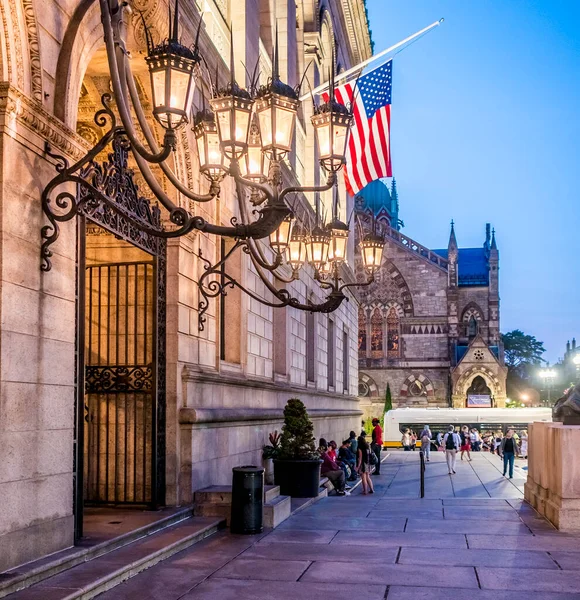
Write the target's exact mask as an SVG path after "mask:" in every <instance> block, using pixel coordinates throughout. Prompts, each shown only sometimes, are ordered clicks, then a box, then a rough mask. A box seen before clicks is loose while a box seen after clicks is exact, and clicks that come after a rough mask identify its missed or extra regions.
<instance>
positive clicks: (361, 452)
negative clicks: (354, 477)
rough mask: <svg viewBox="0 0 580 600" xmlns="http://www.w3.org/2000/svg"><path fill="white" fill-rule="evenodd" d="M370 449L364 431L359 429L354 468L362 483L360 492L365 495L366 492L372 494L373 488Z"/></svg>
mask: <svg viewBox="0 0 580 600" xmlns="http://www.w3.org/2000/svg"><path fill="white" fill-rule="evenodd" d="M370 454H371V449H370V446H369V445H368V443H367V440H366V433H365V432H364V431H361V434H360V436H359V438H358V450H357V464H356V470H357V472H358V474H359V475H360V479H361V484H362V494H363V496H366V495H367V493H368V494H374V493H375V489H374V487H373V482H372V481H371V458H370Z"/></svg>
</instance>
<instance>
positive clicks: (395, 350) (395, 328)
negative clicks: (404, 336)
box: [387, 306, 400, 358]
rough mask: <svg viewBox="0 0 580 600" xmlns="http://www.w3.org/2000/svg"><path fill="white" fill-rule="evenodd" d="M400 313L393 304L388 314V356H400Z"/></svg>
mask: <svg viewBox="0 0 580 600" xmlns="http://www.w3.org/2000/svg"><path fill="white" fill-rule="evenodd" d="M399 347H400V339H399V315H397V309H396V308H395V307H394V306H393V307H391V308H390V309H389V312H388V314H387V357H388V358H398V357H399Z"/></svg>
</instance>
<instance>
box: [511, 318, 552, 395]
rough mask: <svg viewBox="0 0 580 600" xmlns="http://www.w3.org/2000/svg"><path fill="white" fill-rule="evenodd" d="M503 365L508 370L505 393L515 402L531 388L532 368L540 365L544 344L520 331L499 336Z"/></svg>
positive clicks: (515, 330) (516, 330)
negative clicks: (502, 351)
mask: <svg viewBox="0 0 580 600" xmlns="http://www.w3.org/2000/svg"><path fill="white" fill-rule="evenodd" d="M501 339H502V342H503V346H504V353H505V363H506V366H507V368H508V376H507V393H508V396H510V397H511V398H513V399H515V400H516V401H517V400H518V399H519V398H520V396H521V395H522V394H523V393H525V391H526V389H529V388H530V387H532V386H531V385H530V379H531V378H532V375H533V372H534V370H535V369H534V367H537V366H538V365H540V364H542V362H543V359H542V354H544V352H545V349H544V344H543V342H539V341H538V340H537V339H536V338H535V336H533V335H527V334H525V333H524V332H523V331H521V330H520V329H514V330H513V331H510V332H508V333H504V334H503V335H502V336H501Z"/></svg>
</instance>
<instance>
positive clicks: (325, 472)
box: [318, 438, 346, 496]
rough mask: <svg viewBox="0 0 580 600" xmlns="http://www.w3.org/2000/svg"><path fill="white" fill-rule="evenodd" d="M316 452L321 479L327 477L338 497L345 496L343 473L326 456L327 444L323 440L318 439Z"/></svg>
mask: <svg viewBox="0 0 580 600" xmlns="http://www.w3.org/2000/svg"><path fill="white" fill-rule="evenodd" d="M318 451H319V452H320V458H321V459H322V464H321V465H320V474H321V475H322V476H323V477H328V480H329V481H330V483H332V485H333V486H334V489H335V490H336V493H337V495H338V496H345V495H346V490H345V487H346V479H345V476H344V472H343V470H342V469H341V468H340V467H339V466H338V465H337V464H336V462H334V461H333V460H332V459H331V457H330V456H329V455H328V444H327V442H326V440H325V439H324V438H321V439H320V447H319V448H318Z"/></svg>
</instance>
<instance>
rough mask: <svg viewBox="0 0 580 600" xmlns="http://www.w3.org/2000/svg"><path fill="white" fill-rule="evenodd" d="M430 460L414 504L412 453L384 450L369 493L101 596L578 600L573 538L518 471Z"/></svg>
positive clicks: (488, 461)
mask: <svg viewBox="0 0 580 600" xmlns="http://www.w3.org/2000/svg"><path fill="white" fill-rule="evenodd" d="M431 456H432V461H431V462H430V463H429V464H428V465H427V473H426V475H427V478H426V485H425V487H426V496H427V497H426V498H424V499H420V498H419V453H418V452H406V453H403V452H392V453H391V454H390V456H389V457H388V459H387V460H386V461H385V462H384V463H383V465H382V467H381V475H380V476H378V477H375V478H374V481H375V492H376V493H375V494H374V495H368V496H362V495H361V494H360V487H359V488H357V489H356V490H355V491H354V492H353V493H352V494H351V495H350V496H347V497H335V496H331V497H329V498H326V499H324V500H322V501H320V502H318V503H317V504H315V505H313V506H311V507H310V508H308V509H306V510H304V511H303V512H301V513H300V514H298V515H296V516H294V517H291V518H290V519H289V520H287V521H285V522H284V523H283V524H282V525H281V526H280V527H279V528H278V529H276V530H275V531H272V532H265V533H264V534H263V535H261V536H233V535H230V534H229V533H228V532H221V533H218V534H216V535H214V536H212V537H211V538H209V539H207V540H206V541H204V542H201V543H199V544H197V545H196V546H194V547H192V548H191V549H189V550H186V551H184V552H182V553H180V554H178V555H175V556H174V557H173V558H171V559H169V560H167V561H165V562H163V563H161V564H159V565H157V566H155V567H153V568H151V569H149V570H148V571H146V572H144V573H142V574H140V575H138V576H136V577H134V578H133V579H131V580H129V581H128V582H126V583H124V584H122V585H120V586H118V587H116V588H114V589H112V590H111V591H109V592H107V593H105V594H102V595H101V596H99V599H100V600H119V599H123V600H133V599H135V600H137V599H138V600H177V599H181V600H210V599H211V600H230V599H231V600H233V599H234V598H235V599H236V600H246V599H248V600H297V599H299V598H300V599H301V598H308V599H311V600H315V599H318V598H321V599H322V598H324V599H328V600H352V598H355V597H360V598H364V599H365V600H379V599H383V598H387V599H388V600H449V598H451V597H452V598H457V597H459V596H465V595H468V597H469V598H470V600H508V599H509V600H513V598H514V594H517V596H518V597H520V598H525V599H526V600H572V599H573V598H575V599H580V570H579V569H578V565H579V563H580V536H571V535H566V534H560V533H559V532H557V531H556V530H555V529H553V528H552V526H551V525H550V524H549V523H547V522H546V521H544V520H543V519H542V518H540V517H539V516H538V515H537V514H536V513H535V512H534V510H533V509H531V508H530V507H529V506H527V505H526V504H525V503H524V502H523V500H522V491H521V490H522V486H523V481H524V480H523V477H522V476H521V474H518V476H517V477H515V478H514V479H513V480H512V481H509V480H506V479H503V478H502V477H501V472H500V471H499V468H500V461H499V459H497V457H493V456H489V455H486V454H483V453H479V454H474V455H473V462H471V463H468V462H464V463H461V462H460V461H458V467H457V475H454V476H452V477H450V476H449V475H448V474H447V470H446V468H445V465H444V457H443V455H442V454H441V453H433V454H432V455H431ZM522 594H523V595H522Z"/></svg>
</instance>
